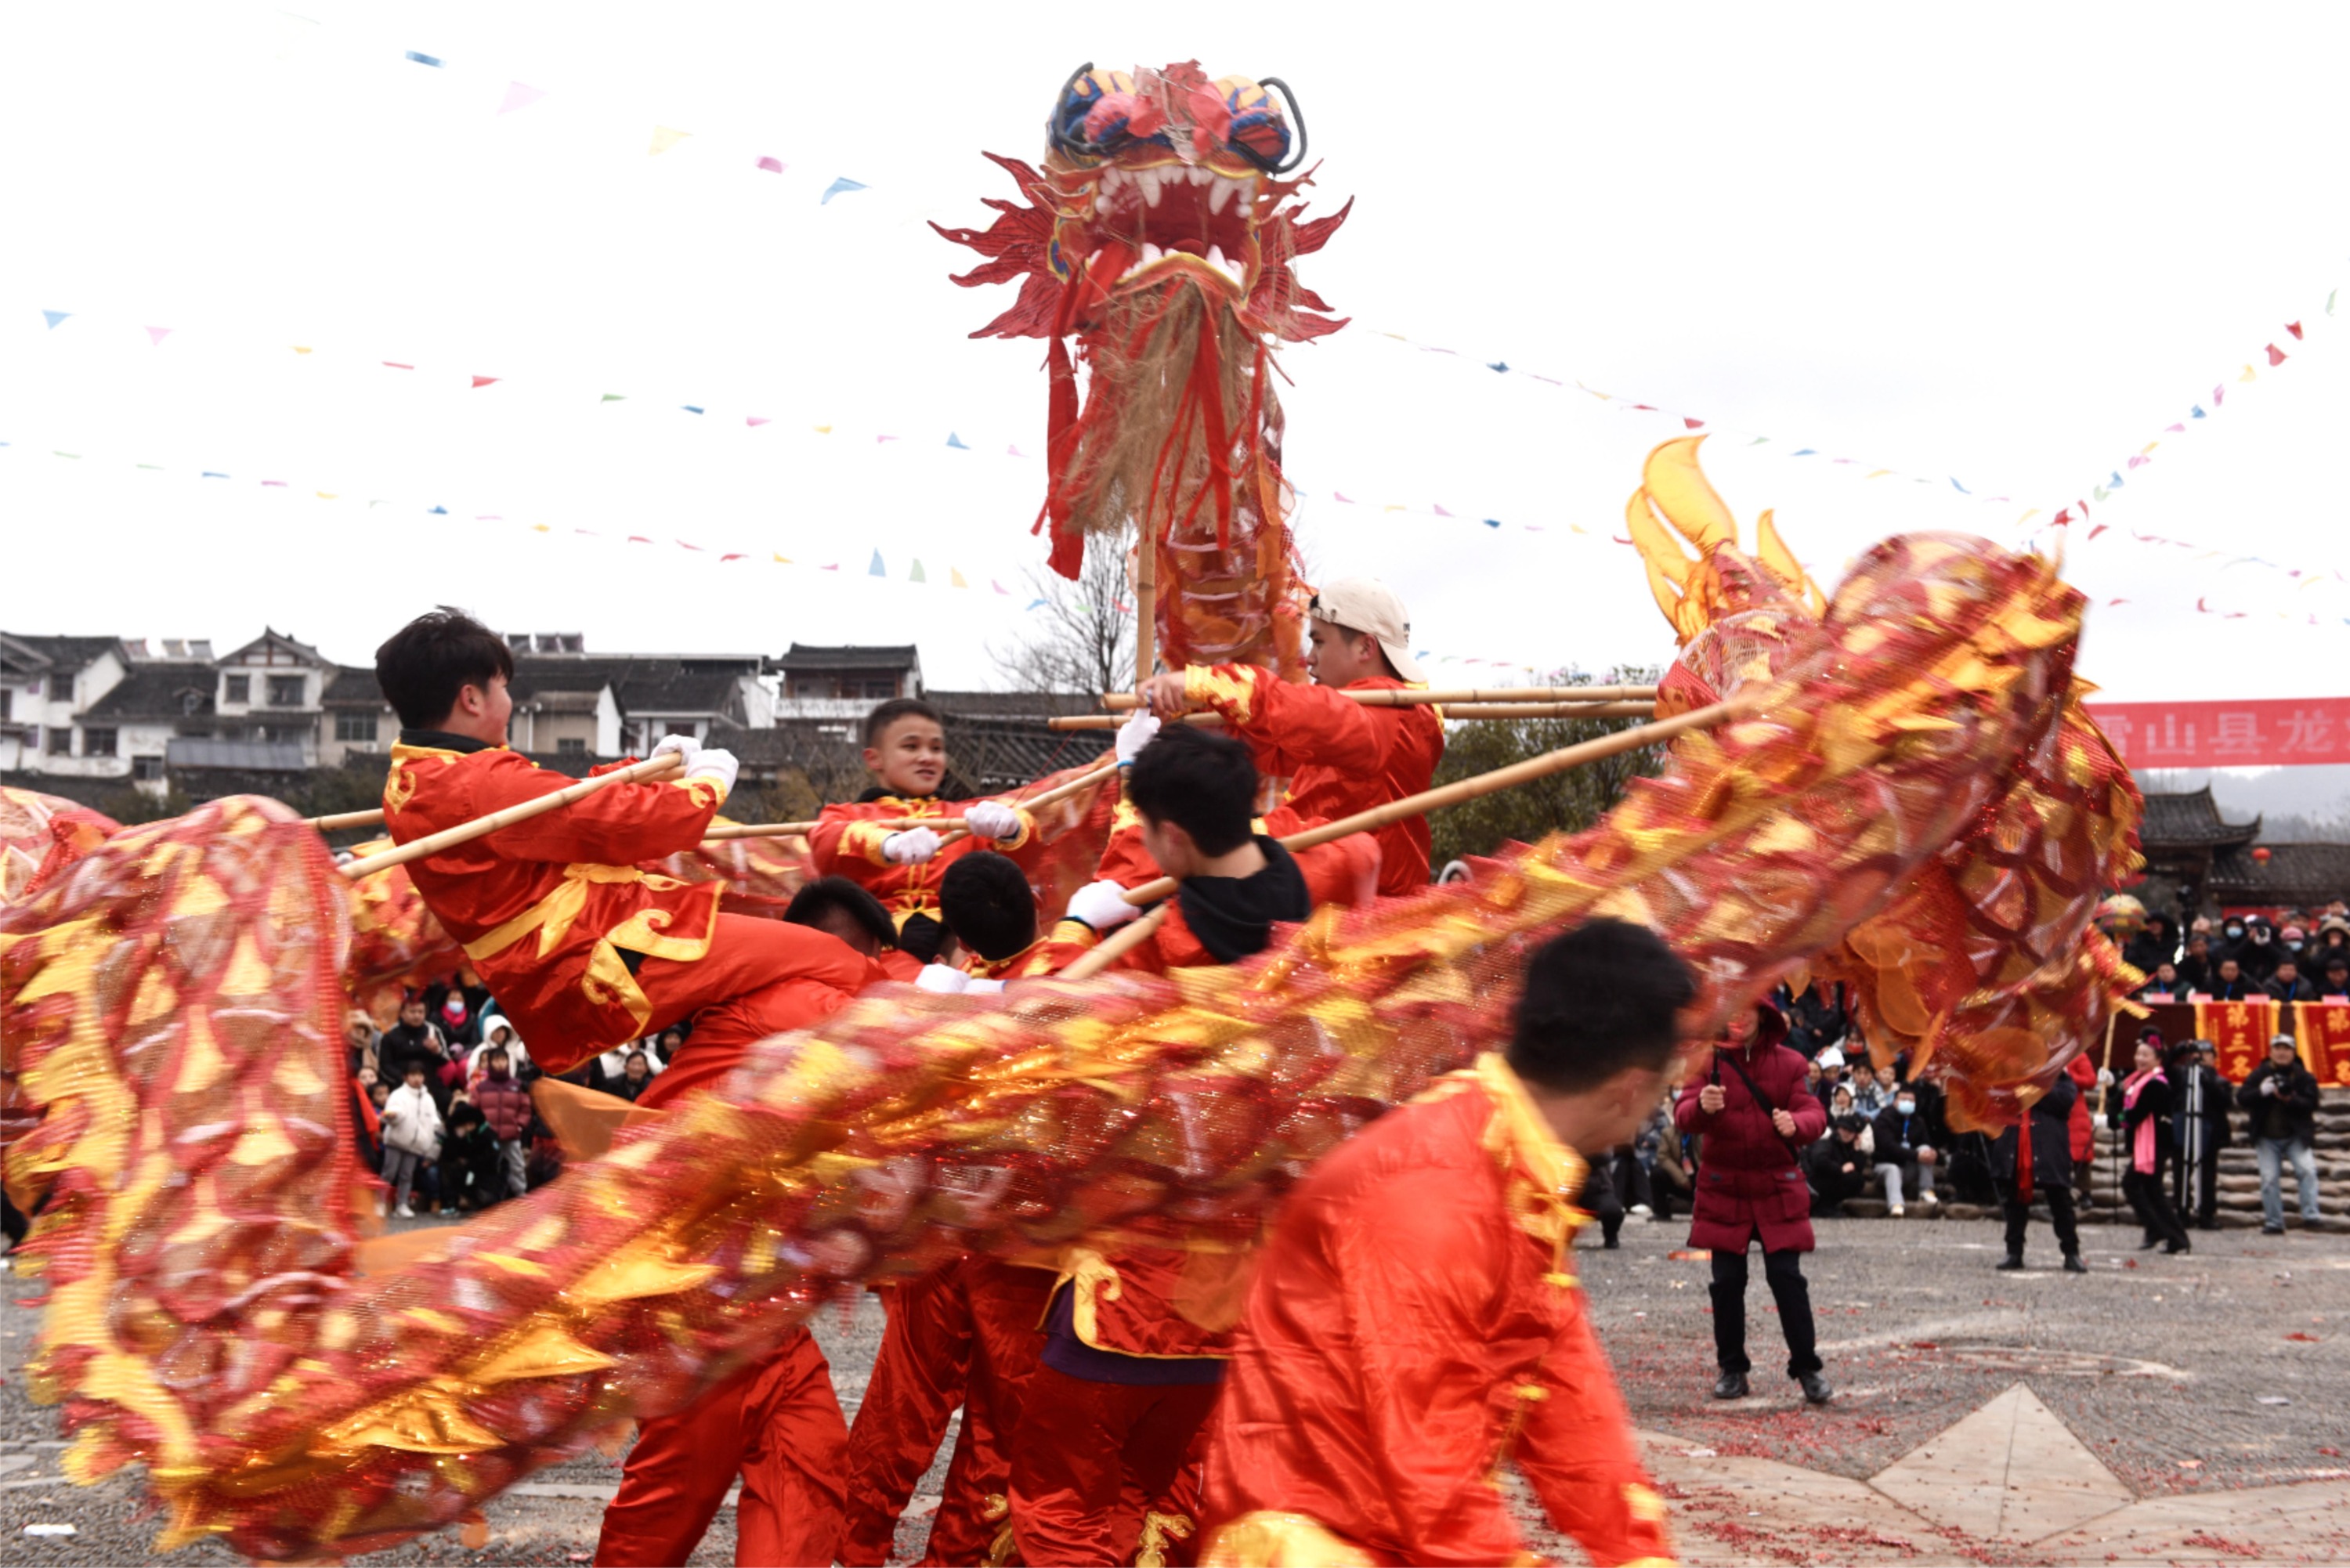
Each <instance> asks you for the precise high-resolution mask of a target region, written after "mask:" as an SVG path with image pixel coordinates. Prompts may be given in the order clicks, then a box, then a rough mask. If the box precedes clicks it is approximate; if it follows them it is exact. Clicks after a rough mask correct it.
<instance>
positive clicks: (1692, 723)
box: [1060, 701, 1752, 980]
mask: <svg viewBox="0 0 2350 1568" xmlns="http://www.w3.org/2000/svg"><path fill="white" fill-rule="evenodd" d="M1750 711H1752V709H1751V707H1750V705H1749V704H1747V703H1745V702H1742V701H1729V702H1716V703H1714V704H1713V705H1712V706H1711V707H1710V708H1700V709H1697V710H1695V711H1691V712H1688V713H1683V714H1680V715H1679V716H1678V717H1676V718H1671V719H1660V720H1659V721H1658V722H1655V723H1653V724H1640V725H1637V726H1635V727H1634V728H1632V729H1629V730H1618V731H1617V732H1615V733H1614V734H1612V735H1602V736H1600V737H1598V738H1597V739H1596V740H1591V741H1584V742H1579V743H1578V744H1575V745H1572V746H1564V747H1561V748H1560V749H1559V750H1557V751H1555V752H1545V753H1543V754H1542V755H1541V756H1539V757H1529V758H1527V759H1526V760H1525V761H1524V762H1523V763H1511V764H1510V765H1509V766H1508V767H1505V768H1495V769H1493V770H1492V772H1491V773H1483V774H1477V775H1476V776H1475V777H1474V778H1466V779H1461V780H1458V781H1456V782H1454V783H1452V784H1441V785H1439V786H1438V787H1437V788H1435V789H1431V790H1422V791H1421V792H1420V793H1419V794H1409V795H1406V796H1404V797H1403V798H1402V799H1401V800H1391V801H1389V802H1388V804H1387V805H1378V806H1373V807H1372V808H1371V809H1370V810H1368V811H1358V812H1357V813H1356V814H1355V815H1352V816H1342V817H1340V818H1339V819H1338V820H1337V821H1336V822H1326V823H1324V824H1322V825H1321V826H1319V827H1309V828H1306V829H1305V830H1304V831H1303V832H1300V833H1293V834H1291V835H1290V836H1288V837H1286V838H1284V839H1283V840H1282V841H1281V846H1282V847H1283V848H1284V849H1291V850H1296V849H1311V848H1313V847H1314V846H1315V845H1317V844H1327V843H1329V842H1330V841H1331V840H1332V839H1334V838H1344V837H1346V836H1348V835H1349V834H1356V833H1369V832H1371V831H1373V830H1374V829H1377V828H1381V827H1385V826H1388V824H1389V823H1394V822H1400V821H1402V820H1403V819H1404V818H1405V817H1407V816H1419V815H1421V814H1422V813H1425V812H1430V811H1437V810H1440V809H1441V808H1443V807H1445V806H1448V805H1460V804H1461V802H1462V801H1465V800H1475V799H1476V798H1477V797H1478V796H1480V795H1486V794H1492V793H1493V792H1494V791H1495V790H1500V789H1508V788H1510V787H1511V786H1512V785H1513V784H1531V783H1533V782H1534V780H1535V779H1539V778H1547V777H1548V776H1549V775H1551V774H1556V773H1565V771H1566V770H1567V769H1569V768H1573V767H1580V766H1581V765H1583V764H1584V763H1596V762H1597V761H1599V760H1600V759H1601V758H1603V757H1612V756H1614V755H1616V754H1617V753H1619V752H1631V751H1638V749H1639V748H1640V747H1642V746H1653V745H1655V744H1657V743H1658V742H1661V741H1669V740H1671V739H1672V738H1673V737H1674V736H1675V735H1679V734H1684V733H1686V732H1689V731H1690V730H1710V729H1711V728H1712V727H1713V726H1714V725H1716V724H1721V723H1726V722H1729V721H1731V720H1732V719H1737V718H1742V717H1744V716H1745V715H1746V714H1747V713H1748V712H1750ZM1177 885H1178V879H1177V878H1175V877H1158V878H1156V879H1154V880H1152V881H1149V882H1145V883H1143V884H1141V885H1140V886H1139V887H1135V888H1128V889H1127V890H1126V901H1127V902H1128V903H1129V904H1136V905H1141V904H1159V903H1160V901H1161V900H1162V899H1164V898H1167V897H1168V896H1169V895H1170V894H1171V893H1173V892H1174V891H1175V888H1176V887H1177ZM1154 918H1155V919H1165V918H1166V916H1165V907H1164V905H1163V904H1162V905H1161V907H1160V908H1159V909H1154V910H1152V911H1151V913H1150V914H1149V915H1147V916H1144V917H1143V918H1142V919H1138V920H1136V921H1135V922H1134V923H1133V925H1129V926H1128V927H1126V928H1125V929H1121V930H1118V931H1116V932H1113V933H1112V934H1111V935H1110V936H1109V937H1108V938H1107V939H1106V940H1104V941H1103V942H1102V943H1101V945H1100V946H1098V947H1097V948H1095V949H1094V950H1092V951H1090V952H1088V953H1087V954H1086V955H1085V956H1084V957H1082V958H1080V959H1078V960H1077V961H1076V962H1075V963H1072V964H1071V965H1069V967H1068V968H1066V969H1065V970H1063V971H1061V973H1060V978H1061V979H1063V980H1085V979H1087V978H1088V977H1089V976H1092V975H1096V974H1098V973H1100V972H1101V971H1103V970H1104V969H1107V967H1108V966H1109V965H1110V964H1112V963H1114V962H1116V961H1118V958H1119V957H1120V956H1121V955H1123V954H1125V953H1126V952H1128V951H1129V950H1132V949H1134V948H1136V947H1139V945H1141V943H1142V941H1143V940H1145V938H1147V937H1148V936H1149V931H1145V932H1143V933H1142V935H1140V936H1133V937H1128V933H1129V932H1131V931H1133V930H1134V929H1136V927H1139V926H1143V925H1146V924H1149V922H1150V921H1151V920H1152V919H1154ZM1151 929H1153V930H1155V929H1157V927H1156V926H1155V925H1153V926H1151ZM1120 938H1128V940H1126V941H1125V942H1124V944H1123V945H1118V946H1115V948H1114V944H1117V943H1118V940H1119V939H1120Z"/></svg>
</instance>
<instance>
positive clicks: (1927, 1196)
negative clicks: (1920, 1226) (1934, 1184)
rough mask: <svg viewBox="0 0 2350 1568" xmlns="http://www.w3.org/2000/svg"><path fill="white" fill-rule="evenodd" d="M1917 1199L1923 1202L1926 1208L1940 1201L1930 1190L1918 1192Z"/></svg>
mask: <svg viewBox="0 0 2350 1568" xmlns="http://www.w3.org/2000/svg"><path fill="white" fill-rule="evenodd" d="M1918 1202H1920V1203H1922V1204H1924V1205H1925V1206H1926V1207H1927V1208H1929V1209H1931V1208H1933V1207H1934V1206H1935V1205H1936V1204H1938V1203H1939V1202H1941V1199H1939V1198H1938V1197H1936V1196H1935V1195H1934V1194H1932V1193H1930V1192H1920V1193H1919V1194H1918Z"/></svg>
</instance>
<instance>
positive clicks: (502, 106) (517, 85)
mask: <svg viewBox="0 0 2350 1568" xmlns="http://www.w3.org/2000/svg"><path fill="white" fill-rule="evenodd" d="M545 97H546V93H545V92H544V91H543V90H542V89H540V88H535V87H525V85H524V84H522V83H521V82H508V83H506V96H505V97H504V99H501V100H500V101H499V103H498V112H499V113H500V114H512V113H513V112H514V111H515V110H516V109H528V108H529V107H530V106H531V105H532V104H535V103H536V102H537V101H538V100H539V99H543V98H545Z"/></svg>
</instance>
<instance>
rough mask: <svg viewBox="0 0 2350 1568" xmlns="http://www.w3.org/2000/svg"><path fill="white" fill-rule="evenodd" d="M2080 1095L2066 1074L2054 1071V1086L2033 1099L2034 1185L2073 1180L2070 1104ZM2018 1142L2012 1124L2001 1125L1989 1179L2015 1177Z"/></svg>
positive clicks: (1993, 1145)
mask: <svg viewBox="0 0 2350 1568" xmlns="http://www.w3.org/2000/svg"><path fill="white" fill-rule="evenodd" d="M2080 1097H2081V1091H2080V1089H2079V1088H2078V1087H2077V1086H2076V1085H2074V1082H2073V1079H2072V1075H2070V1074H2062V1073H2060V1074H2058V1075H2057V1077H2056V1083H2055V1086H2054V1087H2053V1088H2051V1089H2050V1090H2049V1091H2048V1092H2047V1093H2046V1094H2044V1095H2043V1096H2040V1098H2039V1099H2037V1100H2035V1101H2033V1106H2032V1115H2031V1117H2030V1120H2031V1122H2032V1185H2033V1186H2034V1187H2035V1188H2038V1187H2064V1186H2069V1185H2070V1184H2071V1182H2072V1179H2073V1103H2074V1101H2075V1100H2078V1099H2079V1098H2080ZM2020 1141H2021V1139H2020V1135H2019V1134H2018V1132H2017V1130H2016V1129H2015V1128H2014V1127H2002V1128H2001V1129H2000V1134H1999V1137H1997V1138H1996V1139H1995V1140H1993V1142H1992V1144H1991V1179H1992V1180H1993V1181H1999V1182H2010V1181H2013V1180H2014V1179H2015V1156H2016V1146H2017V1144H2018V1143H2019V1142H2020Z"/></svg>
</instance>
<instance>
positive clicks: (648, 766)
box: [342, 752, 685, 882]
mask: <svg viewBox="0 0 2350 1568" xmlns="http://www.w3.org/2000/svg"><path fill="white" fill-rule="evenodd" d="M684 766H685V759H683V758H682V757H681V756H679V755H678V754H677V753H675V752H663V753H661V754H660V756H657V757H652V758H650V759H648V760H647V761H644V762H641V763H636V764H635V765H634V766H631V767H625V768H621V769H619V771H617V772H615V773H608V774H598V775H597V776H596V777H594V778H592V779H581V780H580V781H579V782H578V783H577V784H572V785H570V786H569V787H567V788H565V789H559V790H556V792H555V793H554V794H543V795H540V796H539V797H538V798H537V799H536V800H526V801H524V802H523V803H522V804H521V805H510V806H507V807H506V808H505V809H504V810H503V811H494V812H492V813H490V814H489V815H487V816H477V817H475V818H474V819H473V821H471V822H461V823H459V824H458V825H457V826H454V827H444V828H442V830H441V831H440V832H438V833H428V834H426V835H425V836H423V837H421V838H418V839H413V840H411V841H410V842H409V843H406V844H403V845H400V846H399V847H398V848H396V849H387V850H384V851H383V852H382V853H381V854H380V855H370V856H369V857H366V858H365V859H363V860H354V861H351V862H350V863H349V864H348V865H346V866H345V867H343V868H342V871H343V875H344V876H346V877H349V878H350V879H351V880H352V881H354V882H356V881H358V880H359V878H360V877H366V876H370V875H372V874H373V873H375V872H378V871H382V870H385V869H387V868H389V867H393V866H405V865H407V864H408V863H409V862H410V861H411V860H421V859H423V858H424V857H426V856H428V855H438V854H440V853H441V851H442V850H443V849H448V848H452V847H453V846H456V845H460V844H467V843H470V842H472V841H473V840H474V839H476V838H479V837H481V836H484V834H490V833H495V832H496V831H497V830H498V829H499V828H501V827H512V826H514V825H515V823H517V822H527V821H529V820H530V819H531V818H532V817H534V816H543V815H546V813H548V812H550V811H554V810H556V809H557V808H559V807H562V806H567V805H570V804H571V803H572V802H573V801H576V800H585V799H587V797H588V796H589V795H591V794H595V793H596V792H597V791H598V790H599V789H609V788H611V787H612V786H613V785H614V784H645V783H649V782H650V781H652V780H654V779H660V778H666V777H667V776H669V775H670V774H673V773H676V772H678V771H679V770H681V768H683V767H684Z"/></svg>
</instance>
